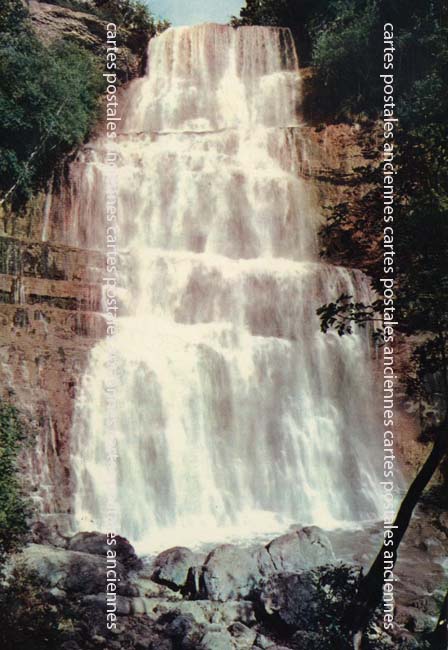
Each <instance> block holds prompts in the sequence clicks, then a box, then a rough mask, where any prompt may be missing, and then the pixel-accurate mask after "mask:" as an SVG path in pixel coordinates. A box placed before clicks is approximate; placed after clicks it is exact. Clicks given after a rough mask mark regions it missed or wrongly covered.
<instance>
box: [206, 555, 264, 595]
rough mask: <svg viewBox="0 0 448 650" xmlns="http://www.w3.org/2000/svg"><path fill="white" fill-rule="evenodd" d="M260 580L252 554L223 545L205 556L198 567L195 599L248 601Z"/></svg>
mask: <svg viewBox="0 0 448 650" xmlns="http://www.w3.org/2000/svg"><path fill="white" fill-rule="evenodd" d="M261 580H262V576H261V574H260V571H259V568H258V565H257V560H256V558H255V556H254V554H253V553H250V552H249V551H247V550H245V549H243V548H239V547H238V546H234V545H233V544H223V545H222V546H218V547H217V548H215V549H214V550H213V551H212V552H211V553H210V554H209V556H208V557H207V559H206V561H205V564H204V566H203V567H202V570H201V574H200V580H199V585H200V593H199V597H201V598H207V599H209V600H218V601H221V602H223V601H226V600H236V599H239V598H248V597H250V596H251V595H252V594H253V592H254V590H255V588H256V587H257V586H258V584H259V583H260V582H261Z"/></svg>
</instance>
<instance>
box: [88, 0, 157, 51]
mask: <svg viewBox="0 0 448 650" xmlns="http://www.w3.org/2000/svg"><path fill="white" fill-rule="evenodd" d="M93 11H94V12H95V13H96V14H97V15H98V16H99V17H100V18H102V19H103V20H107V21H109V22H112V23H114V24H115V25H117V27H122V28H123V29H124V30H126V39H125V43H126V45H127V46H128V47H130V48H131V49H132V50H133V51H135V52H137V53H138V54H140V55H143V54H144V51H145V49H146V46H147V44H148V41H149V39H150V38H152V37H153V36H155V35H156V34H158V33H160V32H162V31H164V30H165V29H167V28H168V27H169V22H167V21H156V20H155V18H154V16H153V15H152V14H151V12H150V10H149V8H148V6H147V5H146V4H145V3H144V2H141V1H140V0H95V3H94V9H93Z"/></svg>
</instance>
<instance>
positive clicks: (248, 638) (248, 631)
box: [228, 621, 257, 650]
mask: <svg viewBox="0 0 448 650" xmlns="http://www.w3.org/2000/svg"><path fill="white" fill-rule="evenodd" d="M228 631H229V632H230V634H231V635H232V638H233V642H234V644H235V645H236V647H237V648H238V649H239V648H241V650H245V649H246V648H252V646H253V645H254V643H255V639H256V637H257V633H256V632H255V631H254V630H253V629H252V628H250V627H247V625H244V623H241V622H239V621H237V622H236V623H232V625H229V628H228Z"/></svg>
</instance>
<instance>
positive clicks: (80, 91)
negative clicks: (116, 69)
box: [0, 0, 103, 206]
mask: <svg viewBox="0 0 448 650" xmlns="http://www.w3.org/2000/svg"><path fill="white" fill-rule="evenodd" d="M8 1H9V4H10V5H11V7H13V5H14V4H15V5H16V13H18V14H19V15H23V14H21V12H20V10H19V9H18V8H17V6H18V5H19V4H20V5H21V3H20V1H19V0H8ZM11 15H13V14H11ZM20 25H21V29H19V28H18V27H19V26H20ZM102 89H103V79H102V75H101V70H100V68H99V65H98V63H97V62H96V61H95V59H94V57H93V55H92V54H90V53H88V52H87V51H85V50H84V49H82V48H81V47H79V46H78V45H75V44H73V43H68V42H57V43H54V44H53V45H51V46H50V47H45V46H44V45H42V43H40V42H39V41H38V40H37V38H36V37H34V35H33V34H32V32H30V30H29V28H28V25H27V22H26V20H22V23H20V22H19V23H15V27H14V30H13V31H11V30H10V29H9V28H8V25H6V27H5V29H4V31H2V32H1V33H0V142H1V149H0V178H1V180H0V195H2V196H3V199H6V200H10V201H11V202H12V204H13V206H18V205H20V204H22V203H23V202H24V201H25V200H27V199H28V198H29V197H30V196H31V195H32V194H33V193H34V192H35V191H37V190H39V189H40V188H42V187H43V186H44V185H45V183H46V181H47V180H48V177H49V176H50V174H51V171H52V169H53V167H54V165H55V164H56V162H57V161H58V160H59V159H60V157H61V156H62V155H63V154H65V153H67V152H69V151H70V150H72V149H73V147H76V146H77V145H79V144H80V143H81V142H82V141H83V140H84V138H85V137H86V136H87V134H88V133H89V131H90V129H91V127H92V125H93V124H94V122H95V120H96V119H97V116H98V110H99V96H100V93H101V92H102Z"/></svg>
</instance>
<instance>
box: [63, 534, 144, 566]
mask: <svg viewBox="0 0 448 650" xmlns="http://www.w3.org/2000/svg"><path fill="white" fill-rule="evenodd" d="M67 548H68V550H69V551H78V552H79V553H90V554H91V555H102V556H103V557H105V556H106V553H107V550H108V549H111V550H114V551H115V552H116V554H117V558H118V559H119V560H120V562H121V563H122V564H123V566H125V567H126V569H129V570H130V569H132V570H138V569H141V568H142V566H143V563H142V561H141V560H140V559H139V558H138V557H137V555H136V553H135V550H134V547H133V546H132V544H131V543H130V542H128V540H127V539H125V538H124V537H120V535H116V536H114V537H112V536H108V535H106V534H105V533H96V532H93V533H77V534H76V535H75V536H74V537H72V538H71V539H70V540H69V541H68V544H67Z"/></svg>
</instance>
